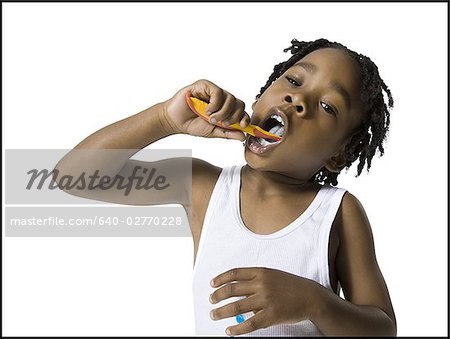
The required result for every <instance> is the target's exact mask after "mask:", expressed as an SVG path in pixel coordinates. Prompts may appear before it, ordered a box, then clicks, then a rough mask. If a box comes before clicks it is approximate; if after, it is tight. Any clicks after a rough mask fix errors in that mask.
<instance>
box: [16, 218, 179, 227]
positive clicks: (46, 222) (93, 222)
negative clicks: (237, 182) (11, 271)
mask: <svg viewBox="0 0 450 339" xmlns="http://www.w3.org/2000/svg"><path fill="white" fill-rule="evenodd" d="M10 223H11V226H117V225H127V226H180V225H181V224H182V218H181V217H174V216H167V217H165V216H162V217H160V216H132V217H131V216H130V217H125V218H123V217H116V216H113V217H111V216H94V217H90V218H61V217H54V216H49V217H46V218H37V217H29V218H12V219H10Z"/></svg>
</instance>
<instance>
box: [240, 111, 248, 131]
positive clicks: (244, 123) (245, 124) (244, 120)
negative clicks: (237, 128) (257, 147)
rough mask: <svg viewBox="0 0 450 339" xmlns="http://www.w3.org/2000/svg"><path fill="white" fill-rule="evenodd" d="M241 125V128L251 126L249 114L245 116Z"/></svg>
mask: <svg viewBox="0 0 450 339" xmlns="http://www.w3.org/2000/svg"><path fill="white" fill-rule="evenodd" d="M239 124H240V125H241V127H243V128H245V127H247V126H248V125H250V116H249V115H248V114H246V115H244V117H243V118H242V119H241V121H240V122H239Z"/></svg>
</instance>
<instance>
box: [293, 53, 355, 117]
mask: <svg viewBox="0 0 450 339" xmlns="http://www.w3.org/2000/svg"><path fill="white" fill-rule="evenodd" d="M294 66H298V67H302V68H303V69H304V70H305V71H307V72H308V73H311V74H312V73H314V72H316V71H317V67H316V65H313V64H310V63H309V62H304V61H300V62H297V63H296V64H295V65H293V66H292V67H294ZM329 87H330V88H331V89H333V90H335V91H336V92H338V93H339V94H340V95H341V96H342V97H343V98H344V100H345V104H346V105H347V107H348V109H349V110H350V106H351V104H350V103H351V100H350V94H349V93H348V92H347V90H346V89H345V88H344V86H342V85H341V84H340V83H339V82H337V81H333V82H331V83H330V86H329Z"/></svg>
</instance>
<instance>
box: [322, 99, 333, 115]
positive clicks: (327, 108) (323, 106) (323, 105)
mask: <svg viewBox="0 0 450 339" xmlns="http://www.w3.org/2000/svg"><path fill="white" fill-rule="evenodd" d="M320 106H322V108H323V110H324V111H325V112H327V113H329V114H332V115H334V116H336V115H337V110H336V109H335V108H334V107H332V106H330V105H328V104H327V103H326V102H323V101H321V102H320Z"/></svg>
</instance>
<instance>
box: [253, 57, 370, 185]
mask: <svg viewBox="0 0 450 339" xmlns="http://www.w3.org/2000/svg"><path fill="white" fill-rule="evenodd" d="M359 85H360V71H359V66H358V65H357V63H356V61H354V60H352V59H351V58H350V57H349V56H348V55H347V54H345V52H344V51H340V50H337V49H334V48H324V49H319V50H316V51H314V52H311V53H310V54H308V55H306V56H305V57H304V58H303V59H301V60H300V61H298V62H297V63H296V64H295V65H294V66H292V67H291V68H289V69H288V70H287V71H286V72H285V73H284V74H282V75H281V76H280V77H279V78H278V79H277V80H276V81H275V82H274V83H272V85H271V86H270V87H269V88H268V89H267V90H266V91H265V92H264V93H263V94H262V95H261V97H260V98H259V99H258V100H257V101H256V102H255V103H254V104H253V107H252V108H253V115H252V118H251V123H252V124H256V125H259V126H262V127H265V124H264V122H265V120H266V119H267V118H268V117H269V116H271V115H272V114H278V115H280V116H281V118H282V119H283V121H284V124H285V126H284V134H283V139H282V140H281V142H279V143H278V144H276V145H269V146H267V147H266V148H265V149H264V148H262V146H260V145H259V144H256V147H251V146H250V144H251V143H253V142H256V139H255V138H251V137H250V136H248V137H247V141H246V148H245V158H246V161H247V163H248V164H249V165H250V167H252V168H254V169H260V170H266V171H274V172H277V173H281V174H284V175H287V176H290V177H293V178H298V179H301V180H308V179H309V178H311V177H312V176H313V175H314V174H315V173H316V172H317V171H318V170H320V169H321V168H322V167H323V166H326V167H327V168H328V169H329V170H331V171H334V172H339V171H340V170H341V169H342V167H344V165H345V162H344V158H343V154H342V153H343V150H344V146H345V145H346V144H347V143H348V142H349V141H350V139H351V137H352V135H353V134H355V133H356V132H357V131H358V129H359V127H360V126H361V124H362V121H363V116H362V113H361V101H360V92H359Z"/></svg>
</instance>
